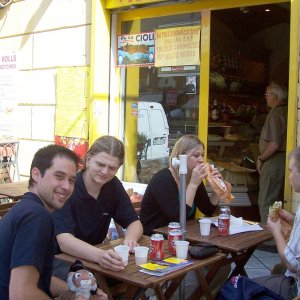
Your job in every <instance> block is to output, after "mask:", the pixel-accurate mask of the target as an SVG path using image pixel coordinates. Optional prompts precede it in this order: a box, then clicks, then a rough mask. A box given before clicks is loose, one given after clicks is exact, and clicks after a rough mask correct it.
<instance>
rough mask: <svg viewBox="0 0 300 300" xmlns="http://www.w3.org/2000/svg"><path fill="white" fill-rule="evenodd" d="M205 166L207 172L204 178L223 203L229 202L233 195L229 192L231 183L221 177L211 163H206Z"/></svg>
mask: <svg viewBox="0 0 300 300" xmlns="http://www.w3.org/2000/svg"><path fill="white" fill-rule="evenodd" d="M206 168H207V172H208V174H207V177H206V180H207V182H208V184H209V185H210V187H211V188H212V190H213V191H214V193H215V194H216V195H218V197H219V198H220V199H222V200H223V201H224V202H225V203H229V202H231V201H232V200H233V199H234V196H233V195H232V194H231V190H232V187H231V184H230V183H229V182H228V181H226V180H224V179H223V177H222V175H221V173H220V172H219V171H218V169H217V168H214V166H213V165H211V164H209V163H207V164H206Z"/></svg>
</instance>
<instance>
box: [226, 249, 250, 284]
mask: <svg viewBox="0 0 300 300" xmlns="http://www.w3.org/2000/svg"><path fill="white" fill-rule="evenodd" d="M254 250H255V247H253V248H250V249H248V251H246V252H244V253H242V254H237V253H232V254H231V256H232V257H233V261H234V262H235V268H234V270H233V271H232V272H231V274H230V276H229V279H230V278H232V277H233V276H237V275H239V274H241V275H245V276H247V273H246V271H245V265H246V263H247V261H248V260H249V258H250V257H251V256H252V254H253V252H254Z"/></svg>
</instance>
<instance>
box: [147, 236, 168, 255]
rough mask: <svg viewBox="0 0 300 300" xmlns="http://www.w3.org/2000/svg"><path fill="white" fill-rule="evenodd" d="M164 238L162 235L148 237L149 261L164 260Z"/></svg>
mask: <svg viewBox="0 0 300 300" xmlns="http://www.w3.org/2000/svg"><path fill="white" fill-rule="evenodd" d="M163 242H164V237H163V235H162V234H159V233H155V234H152V235H151V237H150V259H154V260H161V259H164V257H165V253H164V249H163Z"/></svg>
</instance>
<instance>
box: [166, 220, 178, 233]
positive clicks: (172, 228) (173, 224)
mask: <svg viewBox="0 0 300 300" xmlns="http://www.w3.org/2000/svg"><path fill="white" fill-rule="evenodd" d="M174 229H180V224H179V223H178V222H171V223H169V225H168V233H169V232H170V231H171V230H174Z"/></svg>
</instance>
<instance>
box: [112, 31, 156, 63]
mask: <svg viewBox="0 0 300 300" xmlns="http://www.w3.org/2000/svg"><path fill="white" fill-rule="evenodd" d="M154 41H155V38H154V32H141V33H138V34H122V35H119V36H118V61H117V65H118V66H119V67H121V66H152V65H154V61H155V52H154Z"/></svg>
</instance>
